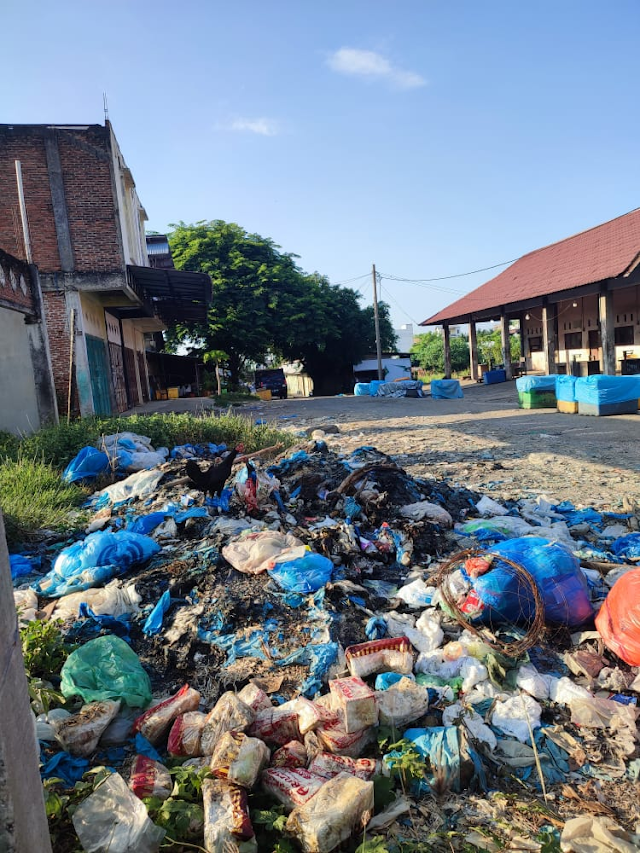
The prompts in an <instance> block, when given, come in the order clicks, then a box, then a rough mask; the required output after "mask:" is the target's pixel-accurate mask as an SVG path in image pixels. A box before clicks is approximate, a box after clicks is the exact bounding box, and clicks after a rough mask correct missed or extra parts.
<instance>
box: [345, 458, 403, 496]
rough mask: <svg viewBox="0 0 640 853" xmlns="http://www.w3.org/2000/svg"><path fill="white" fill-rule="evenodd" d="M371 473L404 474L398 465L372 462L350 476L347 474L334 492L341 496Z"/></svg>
mask: <svg viewBox="0 0 640 853" xmlns="http://www.w3.org/2000/svg"><path fill="white" fill-rule="evenodd" d="M372 471H396V472H398V473H404V472H403V470H402V468H400V466H399V465H395V464H389V463H388V462H383V463H377V462H374V463H373V464H371V465H365V466H364V467H363V468H358V470H357V471H352V472H351V474H348V475H347V476H346V477H345V478H344V480H343V481H342V482H341V483H340V485H339V486H338V488H337V489H336V492H337V493H338V494H340V495H343V494H344V493H345V492H346V491H347V489H349V488H351V486H353V485H355V483H357V482H358V480H361V479H362V477H366V476H367V474H371V472H372Z"/></svg>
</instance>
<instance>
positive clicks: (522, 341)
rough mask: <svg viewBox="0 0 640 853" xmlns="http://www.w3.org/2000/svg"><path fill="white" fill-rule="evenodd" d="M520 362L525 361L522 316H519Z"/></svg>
mask: <svg viewBox="0 0 640 853" xmlns="http://www.w3.org/2000/svg"><path fill="white" fill-rule="evenodd" d="M519 322H520V361H524V360H525V352H524V314H521V315H520V320H519Z"/></svg>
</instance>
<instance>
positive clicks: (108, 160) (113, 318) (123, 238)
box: [0, 121, 211, 415]
mask: <svg viewBox="0 0 640 853" xmlns="http://www.w3.org/2000/svg"><path fill="white" fill-rule="evenodd" d="M16 161H19V163H20V171H21V174H22V187H23V196H24V206H25V210H26V219H27V222H28V236H27V235H25V231H24V229H23V228H22V226H21V218H20V197H19V181H18V180H17V170H16ZM146 219H147V216H146V213H145V210H144V208H143V207H142V204H141V203H140V200H139V198H138V194H137V191H136V186H135V182H134V180H133V176H132V174H131V171H130V170H129V169H128V167H127V165H126V163H125V161H124V158H123V156H122V152H121V151H120V148H119V146H118V143H117V140H116V138H115V135H114V133H113V129H112V127H111V124H110V123H109V122H108V121H107V122H106V123H105V125H104V126H102V125H8V124H4V125H0V248H2V249H4V250H5V251H6V252H9V253H11V255H14V256H15V257H16V258H18V259H25V260H27V259H30V260H32V262H33V264H34V265H35V266H36V267H37V269H38V271H39V280H40V285H41V289H42V300H43V307H44V316H45V318H46V326H47V330H48V339H49V349H50V353H51V363H52V367H53V376H54V381H55V389H56V394H57V398H58V406H59V408H60V411H65V412H66V409H67V402H68V400H67V398H68V393H69V387H70V382H69V380H70V378H71V388H72V399H73V409H74V411H79V412H80V414H82V415H90V414H94V413H95V414H109V413H112V412H122V411H124V410H125V409H127V408H130V407H132V406H135V405H138V404H139V403H142V402H144V401H146V400H148V399H149V395H150V388H149V373H148V366H147V359H146V354H145V335H146V334H147V333H153V332H158V331H161V330H162V329H164V328H166V324H167V323H170V322H172V321H175V320H187V319H204V317H205V315H206V310H207V305H208V302H209V301H210V288H211V283H210V280H209V277H208V276H206V275H203V274H201V273H188V272H183V271H181V270H175V269H154V268H152V267H151V266H150V263H149V256H148V253H147V244H146V239H145V234H144V222H145V221H146ZM27 241H28V242H29V244H30V245H29V246H27ZM72 341H73V349H72V344H71V342H72ZM3 358H4V355H3V347H2V342H1V341H0V368H2V364H3V362H2V359H3Z"/></svg>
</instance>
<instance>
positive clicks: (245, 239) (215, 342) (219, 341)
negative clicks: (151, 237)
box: [169, 219, 304, 385]
mask: <svg viewBox="0 0 640 853" xmlns="http://www.w3.org/2000/svg"><path fill="white" fill-rule="evenodd" d="M172 228H173V229H174V230H173V231H172V233H171V234H170V235H169V243H170V245H171V253H172V255H173V260H174V263H175V265H176V267H178V269H190V270H198V271H200V272H206V273H208V275H209V276H211V283H212V291H213V294H212V301H211V307H210V310H209V317H208V323H207V324H203V325H200V326H191V327H186V326H178V327H177V328H176V335H177V337H178V338H180V339H182V340H185V339H190V340H191V341H192V343H194V344H195V345H196V346H199V347H200V348H201V349H203V350H204V351H219V352H224V353H226V355H227V357H228V365H229V371H230V373H231V381H232V383H233V384H234V385H237V384H238V383H239V381H240V374H241V370H242V367H243V365H244V363H245V362H246V361H247V360H251V361H255V362H262V361H263V360H264V358H265V355H266V353H267V352H268V350H269V348H270V347H271V346H272V345H273V343H274V341H276V340H278V343H279V342H280V341H279V338H280V337H281V335H280V334H279V331H281V330H282V328H283V327H285V326H286V324H287V323H288V322H290V321H291V320H292V316H293V317H295V315H296V312H297V311H298V310H299V307H300V299H301V297H302V291H303V289H304V288H303V274H302V273H301V271H300V270H299V269H298V267H297V266H296V264H295V260H294V258H295V257H296V256H295V255H291V254H287V253H284V252H281V251H280V247H279V246H277V245H276V244H275V243H274V242H273V241H272V240H269V239H267V238H265V237H261V236H260V235H258V234H249V233H248V232H247V231H245V230H244V229H243V228H241V227H240V226H239V225H236V224H235V223H233V222H223V221H222V220H219V219H217V220H213V221H211V222H197V223H196V224H195V225H185V223H184V222H180V223H178V224H177V225H172Z"/></svg>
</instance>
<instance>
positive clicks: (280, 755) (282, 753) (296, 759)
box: [271, 740, 307, 768]
mask: <svg viewBox="0 0 640 853" xmlns="http://www.w3.org/2000/svg"><path fill="white" fill-rule="evenodd" d="M306 766H307V750H306V749H305V747H304V744H302V743H300V741H297V740H290V741H289V743H285V745H284V746H281V747H280V749H277V750H276V751H275V752H274V753H273V755H272V756H271V767H290V768H294V767H306Z"/></svg>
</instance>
